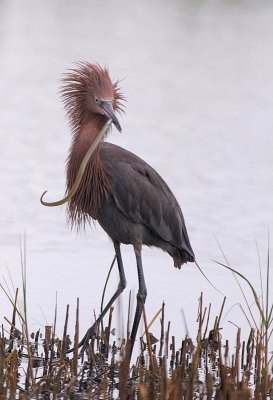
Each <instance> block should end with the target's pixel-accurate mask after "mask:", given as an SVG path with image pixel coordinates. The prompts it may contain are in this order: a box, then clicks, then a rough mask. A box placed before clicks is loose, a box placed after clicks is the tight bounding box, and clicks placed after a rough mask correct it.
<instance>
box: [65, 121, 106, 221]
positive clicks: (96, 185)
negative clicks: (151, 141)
mask: <svg viewBox="0 0 273 400" xmlns="http://www.w3.org/2000/svg"><path fill="white" fill-rule="evenodd" d="M106 121H107V117H105V116H103V115H93V116H92V118H90V120H89V121H86V122H85V123H84V124H83V125H82V126H80V127H79V128H78V130H77V131H76V132H74V137H73V141H72V145H71V148H70V153H69V156H68V160H67V188H66V189H67V192H69V191H70V189H71V187H72V186H73V184H74V182H75V179H76V176H77V173H78V170H79V167H80V165H81V162H82V160H83V158H84V156H85V154H86V153H87V151H88V150H89V148H90V146H91V145H92V143H93V142H94V140H95V138H96V137H97V135H98V133H99V132H100V130H101V129H102V127H103V126H104V124H105V123H106ZM99 148H100V145H99V146H98V148H97V149H96V151H95V153H94V154H93V156H92V157H91V159H90V161H89V163H88V165H87V167H86V170H85V172H84V175H83V177H82V181H81V183H80V186H79V188H78V190H77V192H76V193H75V195H74V196H73V197H72V199H71V200H70V202H69V203H68V218H69V222H70V223H71V225H72V226H74V225H75V226H76V227H77V228H80V226H81V225H83V226H84V225H85V223H86V222H87V221H89V220H90V217H91V218H93V219H96V218H97V213H98V210H99V207H100V205H101V203H102V201H103V200H104V199H105V198H106V196H107V194H108V192H109V182H108V175H107V170H106V166H105V165H104V163H103V161H102V160H101V158H100V151H99Z"/></svg>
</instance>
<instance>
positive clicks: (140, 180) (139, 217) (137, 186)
mask: <svg viewBox="0 0 273 400" xmlns="http://www.w3.org/2000/svg"><path fill="white" fill-rule="evenodd" d="M119 85H120V81H119V80H117V81H113V80H112V79H111V78H110V75H109V71H108V68H106V67H102V66H100V65H99V64H96V63H89V62H85V61H81V62H79V63H76V64H74V66H73V68H71V69H69V70H68V71H67V72H66V73H65V74H64V75H63V79H62V86H61V89H60V94H61V97H62V101H63V103H64V108H65V110H66V113H67V116H68V119H69V123H70V127H71V131H72V142H71V146H70V149H69V154H68V158H67V163H66V197H65V198H64V199H63V201H62V200H61V201H59V202H53V203H48V202H46V201H44V200H43V196H44V194H45V193H46V192H44V193H43V195H42V197H41V202H42V204H44V205H60V204H63V203H64V202H65V201H67V203H68V205H67V211H68V213H67V214H68V221H69V223H70V224H71V226H72V227H75V228H76V229H80V228H81V227H85V226H86V224H88V223H90V222H92V221H97V222H98V223H99V225H100V226H101V227H102V228H103V230H104V231H105V232H106V233H107V234H108V236H109V237H110V239H111V240H112V242H113V246H114V249H115V255H116V260H117V266H118V271H119V283H118V287H117V289H116V291H115V293H114V294H113V296H112V297H111V299H110V300H109V302H108V303H107V305H106V306H105V308H104V309H103V311H102V313H101V314H100V316H99V317H98V318H97V320H96V323H95V324H94V325H92V326H91V327H90V328H89V329H88V331H87V332H86V334H85V336H84V338H83V339H82V340H81V341H80V343H79V347H82V351H84V350H86V349H87V347H88V343H89V340H90V338H91V337H92V336H93V335H94V332H95V329H96V326H97V324H98V323H99V322H100V321H101V320H102V319H103V317H104V316H105V314H106V313H107V312H108V310H109V309H110V307H111V306H112V305H113V303H114V302H115V300H116V299H117V298H118V297H119V295H120V294H121V293H122V292H123V290H124V289H125V287H126V277H125V271H124V266H123V261H122V256H121V244H125V245H132V246H133V249H134V253H135V258H136V267H137V274H138V292H137V296H136V297H137V301H136V310H135V315H134V320H133V326H132V329H131V334H130V339H129V340H130V357H131V354H132V351H133V346H134V343H135V340H136V335H137V331H138V326H139V323H140V319H141V315H142V311H143V306H144V303H145V300H146V297H147V288H146V284H145V278H144V271H143V264H142V246H149V247H153V246H154V247H157V248H160V249H162V250H163V251H164V252H167V253H168V254H169V255H170V256H171V257H172V258H173V262H174V267H176V268H179V269H180V268H181V266H182V265H183V264H184V263H187V262H194V261H195V255H194V252H193V250H192V247H191V244H190V240H189V236H188V233H187V229H186V225H185V220H184V217H183V214H182V211H181V208H180V206H179V204H178V201H177V200H176V198H175V196H174V194H173V193H172V191H171V190H170V188H169V187H168V185H167V184H166V183H165V181H164V180H163V179H162V178H161V176H160V175H159V174H158V173H157V172H156V171H155V170H154V169H153V168H152V167H151V166H150V165H149V164H148V163H146V162H145V161H144V160H142V159H141V158H140V157H138V156H137V155H135V154H133V153H132V152H130V151H128V150H126V149H124V148H122V147H120V146H118V145H115V144H112V143H110V142H107V141H106V140H105V139H106V136H107V135H108V134H109V132H110V130H111V127H112V124H113V125H114V126H115V127H116V128H117V130H118V131H119V132H121V130H122V129H121V125H120V122H119V119H118V117H117V114H121V113H123V112H124V103H125V101H126V99H125V97H124V95H123V94H122V92H121V89H120V86H119ZM90 146H91V147H92V151H91V157H90V158H88V159H87V161H86V166H85V168H84V170H83V171H81V173H79V170H80V169H81V164H82V163H83V160H84V158H85V156H86V153H87V152H88V150H89V149H90ZM78 174H80V175H81V177H80V179H79V181H78V182H77V184H76V188H75V187H74V185H75V181H77V175H78ZM74 189H75V190H74Z"/></svg>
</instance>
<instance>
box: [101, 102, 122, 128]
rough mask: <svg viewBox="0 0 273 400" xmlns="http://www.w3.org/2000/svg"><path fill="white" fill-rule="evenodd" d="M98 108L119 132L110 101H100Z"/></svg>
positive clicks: (118, 125) (118, 124)
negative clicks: (99, 107)
mask: <svg viewBox="0 0 273 400" xmlns="http://www.w3.org/2000/svg"><path fill="white" fill-rule="evenodd" d="M100 106H101V108H102V109H103V111H104V112H105V114H106V115H107V117H109V118H111V120H112V121H113V124H114V125H115V127H116V128H117V130H118V131H119V132H121V126H120V123H119V121H118V119H117V116H116V114H115V111H114V110H113V105H112V101H111V100H101V103H100Z"/></svg>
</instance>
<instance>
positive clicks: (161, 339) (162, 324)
mask: <svg viewBox="0 0 273 400" xmlns="http://www.w3.org/2000/svg"><path fill="white" fill-rule="evenodd" d="M164 311H165V303H164V301H163V303H162V307H161V319H160V323H161V331H160V347H159V353H158V356H159V357H161V356H162V350H163V344H164Z"/></svg>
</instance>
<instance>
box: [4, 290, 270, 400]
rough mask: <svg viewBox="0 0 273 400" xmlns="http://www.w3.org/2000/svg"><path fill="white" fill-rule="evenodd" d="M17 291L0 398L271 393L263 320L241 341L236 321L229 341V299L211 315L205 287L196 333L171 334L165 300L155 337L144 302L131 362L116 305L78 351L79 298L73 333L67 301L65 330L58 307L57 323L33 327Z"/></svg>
mask: <svg viewBox="0 0 273 400" xmlns="http://www.w3.org/2000/svg"><path fill="white" fill-rule="evenodd" d="M17 296H18V291H17V292H16V296H15V300H14V302H13V315H12V318H11V319H10V320H8V319H7V318H5V319H6V323H7V322H8V324H9V325H8V326H9V330H6V329H4V328H3V325H2V332H1V337H0V399H106V400H111V399H121V400H127V399H128V400H130V399H132V400H133V399H139V400H146V399H151V400H157V399H158V400H167V399H168V400H180V399H188V400H191V399H230V400H232V399H273V374H272V356H271V359H270V358H269V359H268V355H270V354H271V353H270V352H269V351H268V343H266V342H265V339H268V335H265V334H264V330H263V326H262V327H261V329H254V328H251V329H250V333H249V338H248V340H247V341H243V340H242V339H241V331H240V328H238V331H237V337H236V345H235V347H233V346H230V344H229V341H228V340H223V338H222V336H221V318H222V313H223V309H224V303H225V301H224V302H223V305H222V307H221V310H220V312H219V317H216V319H215V320H214V321H211V318H210V310H211V305H209V307H204V305H203V296H202V294H201V296H200V298H199V305H198V312H197V326H198V327H197V333H196V337H194V338H190V337H184V338H182V339H181V338H177V337H174V336H171V333H170V332H171V324H170V322H168V323H167V324H165V316H164V304H163V305H162V307H161V309H160V310H159V312H158V313H157V316H156V318H159V319H160V326H161V329H160V332H159V335H158V337H159V338H158V339H156V338H155V337H154V336H153V335H152V334H151V325H152V323H153V321H152V323H150V324H148V325H147V321H146V313H145V309H143V316H144V326H145V334H144V335H143V336H142V337H140V342H139V343H140V346H139V347H140V351H139V354H138V356H137V358H136V359H135V360H133V361H131V362H130V363H129V360H128V357H127V348H128V346H129V341H128V340H126V338H125V339H118V338H116V337H115V335H114V334H113V333H114V331H115V330H114V329H113V326H112V314H113V308H112V309H111V310H110V312H109V314H108V321H107V326H105V327H104V326H103V325H100V326H98V327H97V332H96V335H95V336H94V337H93V338H92V340H91V342H90V345H89V348H88V351H87V353H86V354H84V355H81V354H80V349H79V348H78V343H79V340H78V339H79V306H78V304H77V311H76V319H75V334H74V338H73V340H71V339H70V337H69V336H68V335H67V324H68V316H69V307H67V312H66V316H65V322H64V327H63V332H62V336H61V337H59V336H57V334H56V331H55V327H56V314H55V320H54V323H53V325H52V326H45V328H44V330H43V332H41V331H40V330H38V331H37V332H35V333H30V334H29V333H28V327H27V320H26V319H24V317H23V315H22V314H20V313H19V311H18V309H17V307H16V302H17ZM17 324H19V325H20V328H19V327H18V325H17ZM128 334H129V332H128ZM69 348H73V351H72V352H71V354H67V350H68V349H69ZM230 348H232V349H234V351H233V350H232V351H231V350H230Z"/></svg>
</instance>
